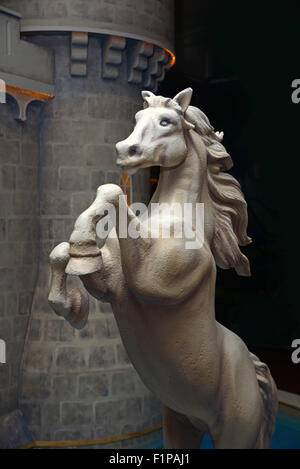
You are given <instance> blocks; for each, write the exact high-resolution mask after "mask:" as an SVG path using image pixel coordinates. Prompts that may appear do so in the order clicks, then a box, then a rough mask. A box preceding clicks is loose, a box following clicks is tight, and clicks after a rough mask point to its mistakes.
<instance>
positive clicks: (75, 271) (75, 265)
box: [65, 254, 102, 276]
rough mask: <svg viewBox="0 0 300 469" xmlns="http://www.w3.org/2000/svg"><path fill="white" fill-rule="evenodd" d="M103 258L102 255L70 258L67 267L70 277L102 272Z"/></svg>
mask: <svg viewBox="0 0 300 469" xmlns="http://www.w3.org/2000/svg"><path fill="white" fill-rule="evenodd" d="M101 268H102V257H101V254H100V255H99V256H96V257H70V260H69V262H68V264H67V267H66V270H65V272H66V274H68V275H77V276H79V275H88V274H93V273H94V272H97V271H99V270H101Z"/></svg>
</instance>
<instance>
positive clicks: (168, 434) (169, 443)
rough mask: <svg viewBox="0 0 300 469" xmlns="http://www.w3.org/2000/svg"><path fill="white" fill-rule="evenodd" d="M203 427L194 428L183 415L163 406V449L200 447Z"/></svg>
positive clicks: (203, 431)
mask: <svg viewBox="0 0 300 469" xmlns="http://www.w3.org/2000/svg"><path fill="white" fill-rule="evenodd" d="M204 434H205V429H204V427H203V429H201V428H196V427H195V426H194V425H192V424H191V422H190V421H189V420H188V418H187V417H186V416H185V415H182V414H178V413H177V412H175V411H174V410H172V409H170V408H169V407H167V406H165V405H164V406H163V438H164V448H165V449H200V446H201V442H202V438H203V436H204Z"/></svg>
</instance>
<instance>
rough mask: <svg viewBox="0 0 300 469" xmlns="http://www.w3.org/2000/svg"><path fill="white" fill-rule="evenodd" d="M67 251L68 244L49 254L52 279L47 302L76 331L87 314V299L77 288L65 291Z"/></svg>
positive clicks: (84, 322)
mask: <svg viewBox="0 0 300 469" xmlns="http://www.w3.org/2000/svg"><path fill="white" fill-rule="evenodd" d="M69 250H70V245H69V243H61V244H59V245H58V246H56V247H55V248H54V249H53V251H52V252H51V254H50V264H51V272H52V277H51V288H50V293H49V296H48V301H49V303H50V305H51V307H52V309H53V310H54V311H55V313H56V314H57V315H58V316H62V317H64V318H65V319H66V320H67V321H68V322H69V323H70V324H71V326H73V327H75V328H76V329H82V328H83V327H84V326H85V324H86V322H87V318H88V314H89V298H88V295H87V293H86V292H85V291H84V290H82V289H79V288H75V289H73V290H71V291H70V292H68V291H67V287H66V280H67V274H66V273H65V268H66V265H67V263H68V262H69V258H70V255H69Z"/></svg>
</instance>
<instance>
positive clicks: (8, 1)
mask: <svg viewBox="0 0 300 469" xmlns="http://www.w3.org/2000/svg"><path fill="white" fill-rule="evenodd" d="M1 3H2V4H3V6H6V7H8V8H11V9H14V10H16V11H19V12H20V13H21V14H22V17H23V19H24V20H26V25H31V24H33V22H35V23H39V22H40V23H42V22H43V25H44V26H46V27H47V25H48V26H49V28H50V27H51V26H53V25H55V24H57V23H59V24H60V25H63V26H65V27H66V28H69V30H72V28H73V31H77V30H78V29H76V26H77V27H82V28H84V26H86V27H87V26H89V27H90V28H94V29H95V28H102V29H105V30H112V31H120V32H123V34H124V33H127V34H130V33H131V34H135V35H139V36H142V37H148V38H149V39H151V40H152V41H153V42H159V43H163V45H165V47H168V45H169V48H170V45H171V44H173V40H174V25H173V8H174V0H88V1H86V0H64V1H62V0H51V1H49V0H39V1H28V0H3V1H2V2H1ZM124 35H125V34H124Z"/></svg>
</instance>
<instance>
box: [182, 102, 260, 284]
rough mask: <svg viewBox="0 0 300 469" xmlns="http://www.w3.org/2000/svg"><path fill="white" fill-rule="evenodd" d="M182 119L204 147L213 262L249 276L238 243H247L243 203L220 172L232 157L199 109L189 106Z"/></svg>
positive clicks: (228, 176)
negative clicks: (212, 218)
mask: <svg viewBox="0 0 300 469" xmlns="http://www.w3.org/2000/svg"><path fill="white" fill-rule="evenodd" d="M185 119H186V120H187V121H188V122H189V123H191V124H193V125H194V130H195V132H197V133H198V134H199V135H200V136H201V138H202V140H203V142H204V143H205V145H206V148H207V163H208V164H207V182H208V190H209V194H210V197H211V199H212V202H213V208H214V211H215V235H214V239H213V243H212V246H211V249H212V253H213V255H214V258H215V261H216V264H217V265H218V266H219V267H221V268H223V269H229V268H231V267H234V268H235V270H236V272H237V273H238V274H239V275H245V276H248V275H251V274H250V265H249V261H248V259H247V257H246V256H245V255H244V254H243V253H242V252H241V250H240V248H239V245H241V246H246V245H247V244H249V243H251V238H249V237H248V235H247V225H248V214H247V203H246V201H245V199H244V196H243V193H242V191H241V186H240V184H239V183H238V181H237V180H236V179H235V178H234V177H233V176H231V174H228V173H226V172H224V171H227V170H229V169H230V168H232V166H233V162H232V159H231V157H230V155H229V154H228V153H227V151H226V149H225V147H224V146H223V145H222V143H221V142H222V139H223V135H224V134H223V132H215V131H214V128H213V127H212V126H211V124H210V122H209V120H208V118H207V117H206V115H205V114H204V113H203V112H202V111H200V109H198V108H196V107H194V106H189V107H188V109H187V111H186V113H185Z"/></svg>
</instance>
